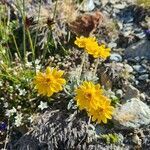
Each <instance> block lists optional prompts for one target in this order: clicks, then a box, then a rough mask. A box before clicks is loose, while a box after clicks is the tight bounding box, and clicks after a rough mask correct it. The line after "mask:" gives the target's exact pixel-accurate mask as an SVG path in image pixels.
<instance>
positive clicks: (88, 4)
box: [80, 0, 95, 11]
mask: <svg viewBox="0 0 150 150" xmlns="http://www.w3.org/2000/svg"><path fill="white" fill-rule="evenodd" d="M94 8H95V4H94V1H93V0H84V1H83V3H82V4H81V7H80V10H82V11H92V10H93V9H94Z"/></svg>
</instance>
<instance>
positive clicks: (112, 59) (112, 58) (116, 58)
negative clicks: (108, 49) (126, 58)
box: [110, 53, 122, 62]
mask: <svg viewBox="0 0 150 150" xmlns="http://www.w3.org/2000/svg"><path fill="white" fill-rule="evenodd" d="M110 60H111V61H116V62H120V61H122V57H121V56H120V55H119V54H117V53H114V54H111V56H110Z"/></svg>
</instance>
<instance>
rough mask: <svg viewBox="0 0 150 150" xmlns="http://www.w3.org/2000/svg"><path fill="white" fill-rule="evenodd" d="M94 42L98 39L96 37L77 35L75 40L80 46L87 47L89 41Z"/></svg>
mask: <svg viewBox="0 0 150 150" xmlns="http://www.w3.org/2000/svg"><path fill="white" fill-rule="evenodd" d="M91 42H92V43H94V42H96V39H95V38H94V37H88V38H86V37H80V38H78V37H76V40H75V42H74V43H75V44H76V45H77V46H78V47H79V48H85V47H86V45H87V43H91Z"/></svg>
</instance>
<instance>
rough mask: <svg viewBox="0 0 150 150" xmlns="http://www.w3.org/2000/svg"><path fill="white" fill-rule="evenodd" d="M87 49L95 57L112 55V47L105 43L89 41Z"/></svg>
mask: <svg viewBox="0 0 150 150" xmlns="http://www.w3.org/2000/svg"><path fill="white" fill-rule="evenodd" d="M86 51H87V53H88V54H91V55H93V57H94V58H102V59H106V58H107V57H109V56H110V48H106V46H105V45H104V44H102V45H100V46H99V45H98V44H95V43H93V44H92V43H89V44H87V46H86Z"/></svg>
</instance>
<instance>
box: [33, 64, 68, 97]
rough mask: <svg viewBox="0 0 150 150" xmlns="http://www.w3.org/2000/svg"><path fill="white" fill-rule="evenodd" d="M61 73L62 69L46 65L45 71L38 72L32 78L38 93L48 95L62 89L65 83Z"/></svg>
mask: <svg viewBox="0 0 150 150" xmlns="http://www.w3.org/2000/svg"><path fill="white" fill-rule="evenodd" d="M63 73H64V72H63V71H60V70H59V71H58V70H57V69H56V68H55V69H52V68H50V67H47V69H46V72H45V73H42V72H38V73H37V75H36V76H35V80H34V83H35V85H36V86H35V87H36V89H37V90H38V93H39V94H41V95H44V96H48V97H50V96H51V95H53V94H54V93H57V92H59V91H61V90H62V89H63V88H62V85H64V84H65V83H66V80H65V79H64V78H62V75H63Z"/></svg>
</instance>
